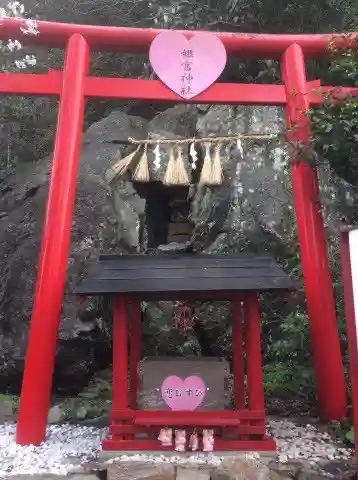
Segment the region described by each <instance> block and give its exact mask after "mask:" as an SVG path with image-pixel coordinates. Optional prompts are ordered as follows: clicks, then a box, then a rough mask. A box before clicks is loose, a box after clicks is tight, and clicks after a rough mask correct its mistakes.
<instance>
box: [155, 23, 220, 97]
mask: <svg viewBox="0 0 358 480" xmlns="http://www.w3.org/2000/svg"><path fill="white" fill-rule="evenodd" d="M226 58H227V57H226V50H225V47H224V45H223V44H222V42H221V40H219V38H218V37H216V36H215V35H214V34H211V33H200V34H197V35H195V36H193V37H191V38H190V39H187V38H186V37H185V36H184V35H182V34H180V33H178V32H173V31H168V32H162V33H160V34H159V35H157V36H156V37H155V39H154V40H153V42H152V44H151V46H150V50H149V60H150V63H151V65H152V67H153V70H154V72H155V73H156V74H157V76H158V77H159V78H160V80H161V81H162V82H163V83H164V84H165V85H166V86H167V87H169V88H170V89H171V90H173V92H175V93H177V94H178V95H180V96H181V97H182V98H186V99H189V98H193V97H196V96H197V95H199V93H201V92H203V91H204V90H206V89H207V88H208V87H210V85H212V84H213V83H214V82H215V80H217V78H218V77H219V76H220V75H221V73H222V71H223V70H224V68H225V65H226Z"/></svg>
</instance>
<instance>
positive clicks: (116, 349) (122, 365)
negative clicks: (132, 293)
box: [112, 295, 128, 410]
mask: <svg viewBox="0 0 358 480" xmlns="http://www.w3.org/2000/svg"><path fill="white" fill-rule="evenodd" d="M112 375H113V385H112V410H126V409H127V408H128V301H127V298H126V297H125V296H124V295H118V296H116V297H115V299H114V302H113V373H112Z"/></svg>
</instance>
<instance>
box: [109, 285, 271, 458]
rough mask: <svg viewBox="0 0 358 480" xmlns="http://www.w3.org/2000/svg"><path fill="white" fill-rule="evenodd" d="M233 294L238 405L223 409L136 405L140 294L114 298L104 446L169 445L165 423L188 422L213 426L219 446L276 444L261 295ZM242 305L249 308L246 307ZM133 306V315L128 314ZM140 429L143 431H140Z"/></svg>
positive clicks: (147, 447) (156, 447) (186, 424)
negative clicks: (267, 401) (163, 440)
mask: <svg viewBox="0 0 358 480" xmlns="http://www.w3.org/2000/svg"><path fill="white" fill-rule="evenodd" d="M229 299H230V300H231V304H232V313H233V315H232V322H233V323H232V325H233V329H232V332H233V333H232V346H233V356H234V361H233V380H234V399H235V408H234V409H233V410H221V411H217V410H215V411H156V410H137V409H136V407H135V406H134V405H135V404H136V403H137V402H136V399H137V394H138V379H137V369H138V364H139V360H140V351H139V344H140V339H139V336H140V328H139V327H140V325H139V321H140V299H139V298H129V297H127V296H125V295H118V296H117V297H116V298H115V300H114V306H113V307H114V308H113V401H112V412H111V424H110V427H109V438H107V439H106V440H104V442H103V449H104V450H170V449H171V448H167V447H163V446H162V445H161V444H160V442H159V441H158V440H157V437H158V434H159V431H160V429H161V428H164V427H173V428H178V427H180V428H186V429H189V430H188V432H190V429H194V428H195V429H196V430H197V432H198V434H199V436H200V434H201V431H202V429H204V428H213V429H214V431H215V438H216V439H215V450H245V451H247V450H250V448H251V447H252V446H253V445H254V446H255V447H254V448H255V449H257V450H260V451H274V450H276V444H275V441H274V440H272V439H271V438H269V437H268V436H267V435H266V428H265V412H264V393H263V384H262V368H261V338H260V329H261V326H260V312H259V300H258V295H257V294H256V293H250V294H243V293H241V297H238V296H237V295H236V296H234V297H232V296H230V297H229ZM241 302H242V303H243V305H241ZM130 303H131V304H130ZM242 306H243V311H244V313H242V311H241V310H242V308H241V307H242ZM138 307H139V308H138ZM129 310H130V315H128V313H129ZM242 317H243V319H244V324H245V341H244V337H243V335H242V329H241V323H242ZM129 324H131V325H132V329H131V335H130V350H129V359H130V361H129V363H130V372H131V375H134V377H133V378H131V379H130V382H129V381H128V374H127V372H128V346H127V341H128V337H127V334H128V328H129ZM133 325H134V328H133ZM245 350H246V375H247V389H246V387H245V382H244V373H245V372H244V365H243V359H244V357H245ZM133 379H134V383H133ZM134 388H135V390H134ZM246 390H247V391H246ZM129 391H130V393H131V396H130V397H129ZM246 397H247V402H246ZM138 434H140V436H139V437H138V436H137V435H138ZM143 437H144V438H143ZM172 448H173V447H172Z"/></svg>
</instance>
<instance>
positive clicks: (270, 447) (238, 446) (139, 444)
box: [102, 437, 276, 452]
mask: <svg viewBox="0 0 358 480" xmlns="http://www.w3.org/2000/svg"><path fill="white" fill-rule="evenodd" d="M102 448H103V450H107V451H108V450H117V451H121V450H126V451H139V450H146V451H148V450H150V451H172V450H173V447H172V446H169V447H163V446H162V445H161V444H160V442H158V441H157V440H117V439H115V438H113V439H106V440H104V442H103V443H102ZM226 450H227V451H230V450H233V451H246V452H255V451H258V452H275V451H276V443H275V441H274V440H272V439H271V438H269V437H264V438H263V439H262V440H220V439H216V440H215V444H214V452H215V451H226Z"/></svg>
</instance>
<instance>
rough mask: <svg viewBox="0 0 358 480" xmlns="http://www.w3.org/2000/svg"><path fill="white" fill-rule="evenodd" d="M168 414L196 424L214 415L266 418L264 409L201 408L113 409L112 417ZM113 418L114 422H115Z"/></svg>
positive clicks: (123, 417) (157, 416)
mask: <svg viewBox="0 0 358 480" xmlns="http://www.w3.org/2000/svg"><path fill="white" fill-rule="evenodd" d="M168 415H170V417H172V418H173V419H175V418H183V417H185V419H186V421H189V420H190V421H191V422H193V424H195V421H196V420H203V419H205V420H210V419H211V418H213V417H220V418H224V419H238V418H239V419H252V420H256V419H257V420H260V419H264V418H265V412H264V410H212V411H211V410H200V411H170V410H130V409H127V410H113V411H112V413H111V419H113V420H114V421H115V420H125V419H135V418H138V419H143V418H147V419H150V420H157V419H162V418H167V417H168ZM113 420H112V423H113Z"/></svg>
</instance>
